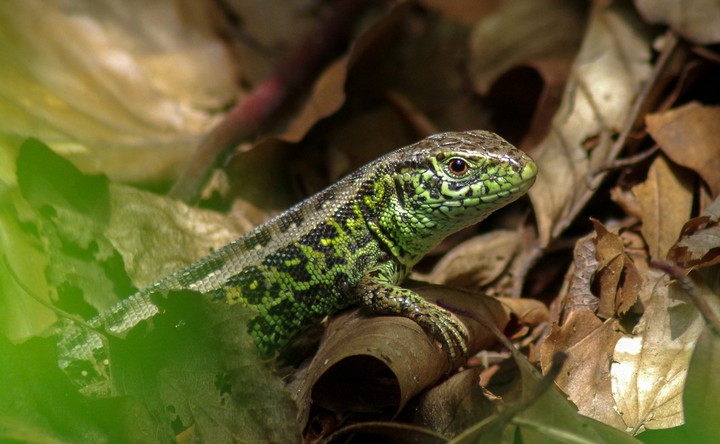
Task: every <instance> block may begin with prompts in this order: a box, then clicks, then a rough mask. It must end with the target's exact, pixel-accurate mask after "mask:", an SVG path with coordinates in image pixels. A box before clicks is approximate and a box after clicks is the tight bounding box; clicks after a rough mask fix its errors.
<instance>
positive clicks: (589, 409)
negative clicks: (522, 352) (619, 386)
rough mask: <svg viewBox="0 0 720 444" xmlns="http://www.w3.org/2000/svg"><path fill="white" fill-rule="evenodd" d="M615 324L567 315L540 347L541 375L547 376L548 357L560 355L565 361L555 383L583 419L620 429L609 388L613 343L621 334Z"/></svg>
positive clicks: (584, 312)
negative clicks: (545, 374)
mask: <svg viewBox="0 0 720 444" xmlns="http://www.w3.org/2000/svg"><path fill="white" fill-rule="evenodd" d="M618 330H619V329H618V325H617V320H615V319H608V320H607V321H605V322H602V321H601V320H600V319H598V317H597V316H595V314H593V313H592V312H590V311H587V310H578V311H575V312H572V313H570V314H569V316H568V318H567V320H566V321H565V323H564V324H563V325H562V326H557V325H556V326H553V328H552V331H551V332H550V335H549V336H548V337H547V338H546V339H545V341H544V342H543V344H542V346H541V351H540V353H541V356H542V357H543V359H542V361H541V365H542V369H543V373H547V371H548V370H549V368H550V364H551V363H552V362H551V361H552V357H553V355H554V354H555V353H557V352H564V353H565V354H567V356H568V359H567V361H565V364H564V366H563V371H562V372H561V373H560V374H559V375H558V377H557V378H555V383H556V384H557V385H558V386H559V387H560V388H561V389H562V390H563V391H564V392H565V393H566V394H567V395H568V398H569V399H570V400H571V401H572V402H573V403H574V404H575V405H576V406H577V407H578V411H579V412H580V413H582V414H583V415H585V416H589V417H590V418H594V419H597V420H598V421H601V422H604V423H605V424H609V425H611V426H613V427H616V428H624V424H623V422H622V419H621V418H620V416H619V415H618V414H617V412H616V411H615V409H614V407H615V401H614V399H613V397H612V390H611V384H610V382H611V381H610V362H611V359H612V356H613V350H614V349H615V343H616V342H617V341H618V339H620V337H621V336H622V334H621V333H620V332H619V331H618Z"/></svg>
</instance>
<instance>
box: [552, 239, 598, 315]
mask: <svg viewBox="0 0 720 444" xmlns="http://www.w3.org/2000/svg"><path fill="white" fill-rule="evenodd" d="M595 236H596V235H595V234H594V233H593V234H589V235H587V236H584V237H583V238H581V239H579V240H578V241H577V242H576V243H575V248H574V249H573V266H572V267H571V268H570V270H569V272H568V273H569V279H570V285H569V286H568V290H567V294H566V295H563V294H562V293H561V294H560V296H559V298H562V300H564V301H565V308H564V310H565V313H564V315H565V316H567V315H568V314H570V313H572V312H573V311H575V310H589V311H592V312H595V311H596V310H597V307H598V303H599V299H598V297H597V296H595V295H594V294H593V293H592V280H593V276H594V275H595V272H596V271H597V269H598V266H599V264H598V259H597V255H596V251H597V248H596V246H595Z"/></svg>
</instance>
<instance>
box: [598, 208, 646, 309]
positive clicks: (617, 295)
mask: <svg viewBox="0 0 720 444" xmlns="http://www.w3.org/2000/svg"><path fill="white" fill-rule="evenodd" d="M593 225H594V227H595V233H596V236H597V237H596V241H595V247H596V251H595V255H596V257H597V260H598V269H597V272H596V274H595V278H594V285H596V286H597V288H598V292H599V293H600V304H599V306H598V316H600V317H601V318H606V319H607V318H611V317H613V316H616V315H622V314H624V313H626V312H627V311H628V310H629V309H630V307H632V306H633V304H634V303H635V301H636V300H637V297H638V292H639V291H640V288H641V286H642V283H643V278H642V276H641V275H640V273H638V270H637V268H635V264H634V263H633V261H632V259H630V257H629V256H628V255H627V254H626V253H625V245H624V243H623V240H622V238H621V237H620V236H618V235H617V234H613V233H611V232H609V231H608V230H607V228H605V226H604V225H603V224H601V223H600V222H599V221H596V220H593Z"/></svg>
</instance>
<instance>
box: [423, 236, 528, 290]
mask: <svg viewBox="0 0 720 444" xmlns="http://www.w3.org/2000/svg"><path fill="white" fill-rule="evenodd" d="M520 242H521V238H520V235H519V233H518V232H516V231H510V230H496V231H493V232H490V233H486V234H483V235H481V236H476V237H473V238H471V239H468V240H467V241H465V242H463V243H461V244H460V245H458V246H457V247H455V248H453V249H452V250H450V251H449V252H447V253H446V254H445V255H444V256H443V257H442V259H440V261H438V263H437V265H435V268H433V270H432V271H431V272H430V273H429V274H428V275H425V276H420V278H421V279H423V280H427V281H428V282H430V283H433V284H447V285H452V286H455V287H464V288H470V287H480V286H483V285H487V284H488V283H490V282H492V281H493V280H495V279H496V278H497V277H498V276H499V275H500V274H501V273H502V272H503V271H505V270H506V269H507V267H508V264H509V263H510V261H511V260H512V259H513V257H514V256H515V254H517V251H518V248H519V246H520Z"/></svg>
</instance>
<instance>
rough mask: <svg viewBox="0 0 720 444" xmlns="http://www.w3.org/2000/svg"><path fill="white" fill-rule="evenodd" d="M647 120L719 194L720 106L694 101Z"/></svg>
mask: <svg viewBox="0 0 720 444" xmlns="http://www.w3.org/2000/svg"><path fill="white" fill-rule="evenodd" d="M717 28H718V29H720V27H717ZM645 120H646V122H647V129H648V132H649V133H650V135H651V136H652V137H653V139H655V141H657V143H658V145H660V148H661V149H662V150H663V152H664V153H665V154H667V156H668V157H669V158H670V159H672V161H673V162H675V163H677V164H678V165H682V166H684V167H686V168H690V169H692V170H694V171H696V172H697V173H698V174H699V175H700V177H702V179H703V180H704V181H705V183H706V184H707V185H708V186H709V187H710V190H711V191H712V194H713V196H718V195H719V194H720V174H719V173H718V172H720V144H718V143H717V122H718V121H720V107H718V106H702V105H700V104H699V103H697V102H692V103H689V104H687V105H685V106H681V107H679V108H676V109H672V110H669V111H665V112H662V113H659V114H650V115H648V116H647V117H646V118H645ZM676 174H677V173H676ZM680 179H683V178H682V177H681V178H680ZM683 183H686V184H687V183H689V181H688V180H685V181H684V182H683Z"/></svg>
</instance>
